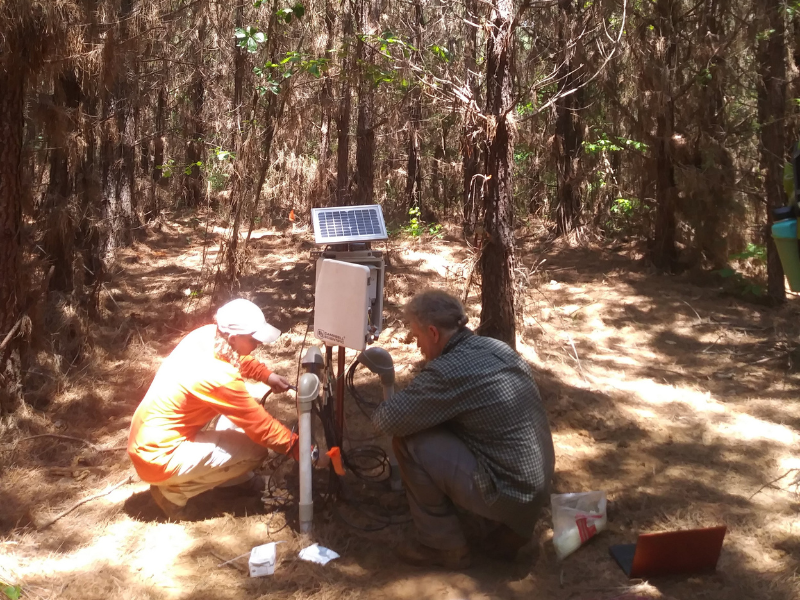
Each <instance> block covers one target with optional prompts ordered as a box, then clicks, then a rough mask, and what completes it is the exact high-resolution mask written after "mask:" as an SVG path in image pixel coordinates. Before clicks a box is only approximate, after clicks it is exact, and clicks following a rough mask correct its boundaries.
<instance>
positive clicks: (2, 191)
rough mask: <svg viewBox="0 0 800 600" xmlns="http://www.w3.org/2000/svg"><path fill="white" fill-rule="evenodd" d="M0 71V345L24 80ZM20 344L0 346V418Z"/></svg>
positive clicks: (12, 388) (9, 320)
mask: <svg viewBox="0 0 800 600" xmlns="http://www.w3.org/2000/svg"><path fill="white" fill-rule="evenodd" d="M12 67H13V65H9V66H8V68H0V139H2V140H3V143H2V144H0V343H2V342H3V341H4V339H5V338H6V336H7V334H8V333H10V332H11V330H12V329H13V328H14V326H15V325H16V324H17V321H18V320H19V319H20V318H21V317H22V314H21V311H22V308H23V306H22V293H23V290H22V286H21V281H20V275H21V273H20V260H21V254H22V249H21V229H22V204H21V199H22V182H21V179H20V172H21V168H22V135H23V124H24V122H25V119H24V115H23V104H24V97H25V78H24V76H23V74H22V73H21V72H20V71H19V70H15V69H13V68H12ZM21 352H22V344H21V343H20V337H19V336H18V335H12V336H11V338H10V339H9V341H8V342H7V344H6V346H5V347H4V348H0V416H3V415H6V414H9V413H11V412H12V411H13V410H14V409H15V408H16V406H17V405H18V404H19V402H20V400H21V398H22V366H21Z"/></svg>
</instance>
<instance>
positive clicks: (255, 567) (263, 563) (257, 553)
mask: <svg viewBox="0 0 800 600" xmlns="http://www.w3.org/2000/svg"><path fill="white" fill-rule="evenodd" d="M277 543H278V542H270V543H268V544H262V545H261V546H256V547H255V548H253V549H252V550H251V551H250V577H264V576H265V575H272V574H273V573H275V561H276V551H275V546H276V544H277Z"/></svg>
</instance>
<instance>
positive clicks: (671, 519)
mask: <svg viewBox="0 0 800 600" xmlns="http://www.w3.org/2000/svg"><path fill="white" fill-rule="evenodd" d="M525 233H526V232H518V236H517V237H518V239H519V240H522V241H520V242H519V245H520V247H519V250H520V252H519V256H520V257H521V264H520V265H518V270H519V271H520V285H519V299H518V302H517V304H518V307H517V310H518V314H519V316H520V326H519V328H518V342H517V347H518V350H519V351H520V352H521V353H522V355H523V356H524V357H525V358H526V359H527V360H529V361H530V363H531V364H532V366H533V367H534V370H535V372H536V373H537V379H538V382H539V385H540V387H541V389H542V393H543V397H544V399H545V402H546V406H547V410H548V415H549V418H550V421H551V425H552V428H553V434H554V439H555V445H556V456H557V466H556V478H555V491H556V492H570V491H586V490H594V489H600V490H606V491H607V492H608V496H609V500H610V508H609V530H608V531H607V532H604V533H603V534H601V535H599V536H598V537H596V538H595V539H593V540H592V541H591V542H590V543H589V544H587V545H586V546H585V547H583V548H581V549H580V550H579V551H578V552H576V553H575V554H574V555H572V556H570V557H569V558H568V559H567V560H565V561H564V562H558V561H557V560H556V558H555V555H554V551H553V548H552V543H551V537H552V531H551V523H550V516H549V512H545V514H544V515H543V518H542V521H541V523H540V525H539V526H538V528H537V530H536V533H535V536H534V540H533V544H532V547H531V548H528V549H526V550H525V551H524V552H523V553H522V556H520V557H519V558H518V561H517V563H515V564H513V565H507V564H503V563H498V562H496V561H494V560H492V559H491V558H490V557H483V556H480V555H477V556H476V561H475V565H474V567H472V568H471V569H470V570H468V571H466V572H464V573H458V574H456V573H448V572H443V571H435V570H430V571H429V570H424V569H414V568H411V567H407V566H404V565H402V564H400V563H398V562H397V560H396V559H395V557H394V555H393V553H392V550H391V548H392V546H393V545H395V544H396V543H397V542H398V541H399V540H400V539H402V537H403V536H406V535H410V534H411V528H410V527H409V526H408V525H398V526H394V527H389V528H386V529H383V530H381V531H378V532H374V533H366V532H360V531H357V530H355V529H352V528H349V527H348V526H347V525H345V524H344V523H342V522H341V521H340V520H339V519H337V518H335V517H334V516H333V515H332V513H331V512H330V511H329V510H326V509H323V508H322V507H320V508H319V510H318V512H317V514H316V515H315V519H316V521H315V531H314V536H313V539H314V541H317V542H319V543H320V544H322V545H324V546H328V547H330V548H333V549H334V550H336V551H337V552H338V553H339V554H341V556H342V558H341V559H339V560H336V561H334V562H331V563H329V564H328V565H327V566H325V567H320V566H317V565H313V564H308V563H303V562H300V561H298V560H297V559H296V556H297V552H298V551H299V549H300V548H302V547H303V546H305V545H306V544H307V543H308V542H307V540H305V539H303V538H301V537H300V536H299V534H297V533H296V528H295V527H296V522H295V520H296V514H295V510H296V509H293V508H288V509H286V510H277V511H275V512H274V513H271V514H267V513H265V511H264V508H263V506H261V505H260V504H259V503H258V502H257V501H253V500H249V499H243V498H241V497H237V496H235V495H232V494H229V493H226V492H224V491H223V490H218V491H214V492H210V493H208V494H207V495H205V496H204V497H201V498H198V502H197V507H196V510H195V516H194V517H193V520H190V521H187V522H181V523H167V522H164V519H163V518H162V517H160V515H159V513H158V511H157V509H156V508H155V506H154V505H153V504H152V502H151V501H150V499H149V495H148V493H147V486H146V485H145V484H143V483H141V482H139V481H138V480H136V479H135V478H134V480H133V481H132V482H131V483H124V484H123V485H121V486H119V487H116V488H114V486H116V485H117V484H118V483H120V482H124V481H125V480H126V479H127V478H128V477H129V476H130V475H132V474H133V471H132V469H131V467H130V464H129V462H128V459H127V457H126V455H125V452H124V449H122V448H123V447H124V445H125V442H126V438H127V430H128V425H129V422H130V417H131V415H132V414H133V411H134V409H135V407H136V405H137V403H138V402H139V400H140V399H141V397H142V396H143V394H144V393H145V391H146V390H147V387H148V386H149V384H150V381H151V380H152V377H153V375H154V374H155V372H156V370H157V368H158V365H159V364H160V361H161V360H162V359H163V358H164V357H165V356H166V355H167V354H168V353H169V352H170V350H171V349H172V348H173V347H174V345H175V344H176V343H177V341H178V340H179V339H180V338H181V337H182V335H183V334H184V333H185V332H188V331H190V330H191V329H192V328H193V327H195V326H196V325H198V324H200V323H203V322H206V319H207V315H208V309H209V306H210V298H209V297H208V295H207V294H205V293H204V292H203V288H202V286H200V285H199V284H200V283H201V282H202V281H203V280H204V277H206V276H205V275H204V269H206V270H207V269H208V268H209V265H211V264H214V261H215V260H216V255H217V252H218V251H219V242H220V241H221V240H222V239H224V229H223V228H221V227H219V228H215V227H213V223H212V227H210V229H209V234H208V235H209V240H210V242H211V243H210V244H209V245H208V248H207V251H206V252H204V250H203V244H202V242H203V239H204V236H205V230H204V228H203V227H202V226H199V225H198V224H197V223H196V222H193V221H190V220H176V221H167V222H164V223H163V224H162V225H161V226H160V227H158V228H151V229H150V230H148V233H147V236H146V237H145V238H144V239H143V241H140V242H137V243H136V244H135V245H134V246H133V247H131V248H128V249H124V250H121V251H120V255H119V258H118V261H117V267H116V268H115V270H114V272H113V274H112V276H111V277H110V279H109V280H108V281H107V282H106V283H105V284H104V286H103V288H102V290H101V298H100V300H101V309H102V315H101V317H102V318H101V319H100V320H99V321H97V322H93V323H92V324H91V325H85V327H87V328H89V329H88V330H87V331H83V332H82V333H81V330H80V326H79V321H80V319H79V315H74V314H65V315H62V317H61V318H63V320H64V324H65V334H64V335H65V336H67V337H69V333H68V331H67V330H68V328H69V327H72V328H74V329H75V331H76V334H75V335H76V336H81V335H82V336H83V338H82V339H84V340H91V342H89V341H86V342H84V343H83V344H82V345H81V346H80V348H73V354H74V356H73V355H70V358H69V360H70V361H74V364H75V367H73V368H66V367H65V368H62V369H61V372H63V373H65V374H64V375H63V376H62V377H61V378H60V379H58V380H57V381H53V382H50V384H49V387H48V388H47V390H48V402H46V403H45V402H44V401H42V404H41V405H40V406H39V407H38V408H34V407H30V406H25V407H23V408H21V409H20V411H19V412H18V413H17V414H16V415H15V416H14V421H13V423H12V424H10V425H9V426H8V427H7V428H6V429H5V431H4V433H3V436H2V444H0V465H2V466H1V467H0V468H1V469H2V470H1V471H0V506H2V509H0V579H1V580H2V582H3V585H5V586H6V587H5V588H4V587H0V590H2V589H8V590H10V593H12V594H14V593H16V591H15V590H16V589H17V586H18V587H19V589H20V590H21V597H22V598H37V599H44V598H53V599H55V598H59V599H73V598H74V599H81V600H87V599H111V598H113V599H116V598H119V599H123V598H124V599H126V600H132V599H139V598H141V599H154V600H155V599H159V600H163V599H165V598H174V599H190V598H204V599H212V600H217V599H218V600H222V599H228V598H230V599H233V598H253V599H256V598H264V599H278V598H281V599H283V598H312V599H319V600H323V599H324V600H329V599H334V598H348V599H362V598H363V599H367V598H387V599H389V598H397V599H414V600H423V599H425V600H427V599H434V598H435V599H444V600H459V599H466V598H469V599H471V600H477V599H489V598H548V599H550V598H552V599H565V600H566V599H580V600H593V599H595V598H596V599H599V600H609V599H611V598H617V597H622V596H624V595H626V594H630V595H631V597H636V596H638V597H644V598H663V599H689V598H704V599H711V600H722V599H725V600H739V599H741V600H744V599H762V598H763V599H770V600H782V599H786V600H788V599H790V598H797V597H798V596H800V579H798V576H797V574H796V573H797V568H798V563H799V562H800V543H798V537H797V532H796V527H797V512H798V508H800V497H799V496H798V494H797V492H798V488H797V483H798V481H797V474H798V470H797V469H799V468H800V457H798V456H797V447H798V442H800V406H799V405H798V404H797V392H798V389H799V386H798V383H799V382H798V374H797V371H796V366H795V365H796V362H797V358H796V353H795V350H794V348H795V346H796V342H795V341H794V340H796V339H797V333H798V325H797V323H798V306H797V301H796V300H792V301H789V302H788V303H787V305H786V306H784V307H782V308H779V309H767V308H763V307H760V306H757V305H753V304H748V303H746V302H744V301H742V300H741V299H739V298H737V297H735V296H730V295H726V294H725V293H724V292H722V291H721V290H720V289H719V287H718V284H716V283H714V282H713V281H712V279H711V278H709V277H706V276H703V275H701V276H696V275H692V274H690V273H687V274H684V275H681V276H668V275H659V274H654V273H652V272H650V271H648V270H647V269H646V268H645V267H643V266H642V264H641V263H640V262H638V261H637V260H636V259H637V258H638V257H639V254H638V249H637V247H635V246H634V245H630V246H616V247H614V250H613V251H612V250H610V249H607V248H601V247H595V248H590V249H575V248H571V247H569V246H568V245H566V244H560V245H553V244H552V243H545V242H542V241H540V240H539V238H538V237H537V236H535V235H530V236H526V235H525ZM523 242H524V243H523ZM312 249H313V243H312V238H311V236H310V235H309V234H308V232H304V231H299V232H297V233H294V234H293V233H291V232H288V231H284V232H282V231H277V230H271V229H270V230H268V229H256V230H255V231H254V232H253V234H252V236H251V240H250V244H249V246H248V250H247V265H246V268H245V269H244V271H243V275H242V278H241V281H240V284H241V289H242V292H243V293H244V294H247V295H248V296H250V297H251V298H253V299H255V300H256V301H257V302H259V303H260V304H262V305H266V306H269V307H271V309H270V311H271V312H270V320H271V321H272V322H274V323H275V324H276V325H277V326H278V327H279V328H280V329H281V330H282V331H284V332H285V333H284V336H283V337H282V338H281V339H280V340H279V341H278V342H277V343H276V344H274V345H272V346H270V347H268V348H267V350H266V352H265V353H264V357H263V358H264V359H265V360H267V361H268V362H269V363H271V364H272V365H274V367H275V370H276V371H277V372H279V373H284V374H286V375H288V376H290V377H294V375H295V372H296V368H297V366H296V365H297V353H298V351H299V349H300V345H301V343H302V341H303V337H304V335H305V332H306V321H307V318H308V316H309V315H310V310H311V307H312V306H313V281H314V279H313V278H314V272H313V267H312V266H311V261H310V260H309V256H310V251H311V250H312ZM379 249H383V250H385V251H386V252H387V253H388V256H389V259H390V263H391V264H390V266H389V267H388V270H387V275H386V304H385V307H386V308H385V310H386V314H385V320H384V322H385V326H386V329H385V331H384V332H383V334H382V335H381V338H380V345H382V346H383V347H385V348H387V349H388V350H389V351H390V352H391V353H392V356H393V357H394V360H395V364H396V365H397V368H398V379H399V384H400V385H401V386H402V385H405V384H407V383H408V381H409V380H410V379H411V378H412V377H413V375H414V373H415V372H416V371H417V370H418V369H419V366H420V365H419V363H418V362H417V361H418V354H417V351H416V348H415V346H414V345H413V343H411V342H410V340H409V338H408V335H407V331H406V329H405V328H404V326H403V324H402V323H401V322H400V320H399V315H400V312H399V307H400V306H402V304H403V303H404V302H405V301H406V300H407V299H408V298H409V297H410V296H411V295H412V294H413V293H414V292H415V291H417V290H419V289H422V288H423V287H426V286H433V287H442V288H445V289H449V290H451V291H452V292H454V293H456V294H458V295H463V294H464V293H465V290H466V297H467V305H468V309H469V313H470V317H471V324H472V325H475V324H477V322H478V321H479V312H480V307H479V301H480V296H479V286H478V285H477V282H478V281H479V278H480V274H479V273H477V272H473V270H474V269H473V266H472V265H474V262H475V261H474V255H473V253H472V250H471V249H470V248H469V247H468V246H467V245H466V244H464V243H463V242H462V241H461V240H460V239H459V237H458V236H456V235H455V234H454V232H448V231H446V230H445V232H444V235H442V236H441V237H436V238H426V237H425V236H421V237H413V236H402V235H401V236H400V237H396V238H392V239H391V240H390V241H389V242H388V243H387V244H386V245H385V246H383V245H381V247H380V248H379ZM543 259H544V262H542V260H543ZM204 261H205V262H204ZM204 265H205V266H204ZM523 275H524V276H523ZM206 279H207V277H206ZM468 282H469V283H470V285H469V286H468ZM56 316H57V315H56ZM56 316H53V317H52V318H56ZM70 339H71V338H70ZM308 341H312V342H313V336H312V335H311V334H309V338H308ZM73 345H74V344H73ZM65 346H67V347H70V348H72V346H69V345H68V344H66V342H65ZM352 358H353V354H352V353H350V352H348V354H347V363H348V364H349V363H350V361H351V360H352ZM358 377H360V378H361V379H358V380H357V381H356V383H357V384H358V386H359V390H360V391H362V393H363V394H365V395H371V396H373V397H375V398H378V394H379V388H378V386H377V382H375V381H372V380H371V379H370V377H368V376H367V375H364V374H361V373H360V372H359V375H358ZM42 385H44V382H43V384H42ZM346 406H347V417H346V418H347V421H346V422H347V428H348V435H351V436H352V437H353V438H364V437H368V436H370V435H373V432H372V431H371V429H370V427H369V425H368V423H367V422H366V420H365V419H364V417H363V416H361V414H360V412H359V411H358V409H357V408H356V407H355V406H354V403H353V402H352V400H351V399H350V398H349V397H348V398H347V399H346ZM268 409H269V410H270V411H272V412H273V413H274V414H275V415H276V416H278V417H279V418H281V419H283V420H284V421H287V422H290V421H291V420H292V419H293V401H292V399H291V398H290V397H289V396H288V395H285V396H278V397H274V396H273V397H272V399H271V401H270V404H269V405H268ZM45 434H47V436H46V437H37V436H44V435H45ZM381 443H386V440H384V441H383V442H381ZM106 491H108V493H106V494H105V495H102V496H99V497H97V498H96V499H94V500H92V501H90V502H87V503H85V504H83V505H81V506H78V507H77V508H75V510H73V511H72V512H70V513H69V514H67V515H65V516H63V517H62V518H60V519H58V520H57V521H55V522H53V523H52V525H49V526H47V527H43V524H47V522H48V521H50V520H51V519H52V518H53V517H54V516H57V515H58V514H60V513H61V512H63V511H64V510H65V509H68V508H70V507H72V506H73V505H75V504H76V503H77V502H79V501H80V500H82V499H84V498H87V497H90V496H93V495H97V494H102V493H104V492H106ZM718 523H726V524H727V525H728V536H727V538H726V540H725V544H724V547H723V552H722V557H721V559H720V562H719V566H718V570H717V572H716V573H715V574H710V575H703V576H696V577H690V578H685V577H684V578H678V577H675V578H668V579H665V580H654V581H649V582H642V581H631V582H629V581H628V580H627V579H626V578H625V576H624V574H623V573H622V572H621V571H620V569H619V568H618V567H617V566H616V565H615V564H614V562H613V560H612V559H611V558H610V557H609V556H608V546H609V545H611V544H613V543H620V542H633V541H634V540H635V538H636V535H637V534H638V533H639V532H647V531H661V530H667V529H675V528H687V527H693V526H703V525H713V524H718ZM37 527H38V528H39V529H37ZM270 540H281V541H284V542H285V543H284V544H281V545H279V546H278V565H277V568H276V572H275V575H273V576H272V577H267V578H262V579H251V578H249V577H248V576H247V574H246V572H245V570H246V558H245V559H241V560H238V561H233V562H232V563H230V564H228V565H225V566H222V567H219V566H218V565H220V564H221V563H223V562H225V561H228V560H230V559H232V558H234V557H236V556H239V555H241V554H243V553H245V552H247V551H248V550H249V549H250V548H251V547H253V546H255V545H259V544H262V543H265V542H267V541H270ZM8 593H9V592H6V594H8ZM0 597H2V595H0Z"/></svg>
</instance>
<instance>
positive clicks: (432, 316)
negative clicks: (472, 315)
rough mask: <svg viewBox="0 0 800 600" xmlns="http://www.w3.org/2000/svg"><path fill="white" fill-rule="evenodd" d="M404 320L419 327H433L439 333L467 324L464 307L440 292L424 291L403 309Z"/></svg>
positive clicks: (453, 298) (457, 300)
mask: <svg viewBox="0 0 800 600" xmlns="http://www.w3.org/2000/svg"><path fill="white" fill-rule="evenodd" d="M403 313H404V314H405V317H406V319H408V320H413V321H416V322H417V323H419V324H420V325H433V326H434V327H436V328H437V329H439V330H441V331H454V330H456V329H460V328H462V327H464V326H465V325H466V324H467V321H469V317H468V316H467V313H466V312H465V311H464V305H463V304H461V301H460V300H459V299H458V298H456V297H455V296H451V295H450V294H448V293H447V292H443V291H441V290H425V291H423V292H420V293H419V294H417V295H416V296H414V297H413V298H412V299H411V300H409V301H408V303H407V304H406V305H405V306H404V307H403Z"/></svg>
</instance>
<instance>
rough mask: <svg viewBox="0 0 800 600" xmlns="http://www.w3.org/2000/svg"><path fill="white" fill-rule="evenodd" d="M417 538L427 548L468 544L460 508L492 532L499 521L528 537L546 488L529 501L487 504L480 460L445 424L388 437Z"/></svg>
mask: <svg viewBox="0 0 800 600" xmlns="http://www.w3.org/2000/svg"><path fill="white" fill-rule="evenodd" d="M392 446H393V448H394V452H395V455H396V456H397V462H398V464H399V466H400V476H401V477H402V478H403V484H404V485H405V488H406V496H407V497H408V504H409V507H410V508H411V516H412V518H413V519H414V525H415V526H416V530H417V537H418V538H419V541H420V542H422V543H423V544H424V545H426V546H428V547H430V548H436V549H438V550H452V549H455V548H461V547H463V546H464V545H465V544H466V539H465V537H464V533H463V531H462V529H461V522H460V520H459V518H458V510H459V509H460V510H462V511H466V512H467V513H469V514H471V515H472V516H473V518H477V520H478V521H481V520H483V521H484V522H483V523H481V524H482V525H483V527H482V528H484V529H486V530H490V529H492V528H493V527H495V526H496V525H499V524H500V523H502V524H504V525H506V526H508V527H510V528H511V529H512V530H513V531H515V532H516V533H517V534H518V535H520V536H522V537H527V538H529V537H531V534H532V533H533V528H534V525H535V524H536V520H537V519H538V517H539V512H540V509H541V507H542V505H543V504H544V503H545V501H546V500H547V498H548V497H549V496H548V494H547V491H546V490H543V491H542V493H541V494H540V495H539V497H537V498H536V499H535V500H534V501H533V502H528V503H524V504H523V503H519V502H514V501H512V500H510V499H507V498H503V497H500V498H498V499H497V500H496V501H495V502H494V503H492V504H488V503H487V502H486V501H485V500H484V498H483V495H482V494H481V491H480V490H479V489H478V486H477V484H476V483H475V477H474V475H475V472H476V470H477V469H478V461H477V460H475V456H474V455H473V454H472V452H470V450H469V448H467V446H466V445H465V444H464V442H462V441H461V440H460V439H459V438H458V437H457V436H455V435H454V434H452V433H451V432H449V431H447V430H446V429H445V428H443V427H434V428H432V429H426V430H424V431H420V432H418V433H415V434H413V435H409V436H406V437H396V438H394V439H393V440H392Z"/></svg>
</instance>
